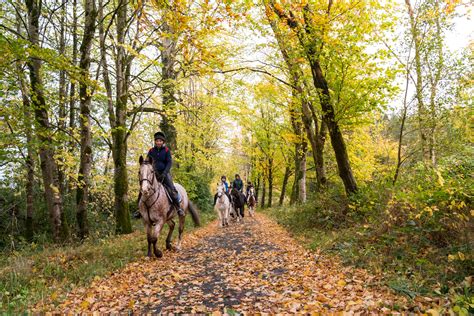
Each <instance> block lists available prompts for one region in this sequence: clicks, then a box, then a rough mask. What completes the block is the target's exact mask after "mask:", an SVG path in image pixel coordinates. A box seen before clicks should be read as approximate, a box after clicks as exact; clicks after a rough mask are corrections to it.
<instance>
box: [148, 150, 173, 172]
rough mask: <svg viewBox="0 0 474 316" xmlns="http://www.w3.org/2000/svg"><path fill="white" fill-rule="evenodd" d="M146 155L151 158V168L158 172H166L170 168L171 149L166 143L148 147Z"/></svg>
mask: <svg viewBox="0 0 474 316" xmlns="http://www.w3.org/2000/svg"><path fill="white" fill-rule="evenodd" d="M148 157H151V158H152V159H153V168H154V169H155V172H157V173H158V174H168V173H169V172H170V170H171V164H172V161H173V160H172V158H171V151H170V149H169V148H168V147H166V145H163V146H162V147H161V148H158V147H156V146H154V147H152V148H150V150H149V151H148Z"/></svg>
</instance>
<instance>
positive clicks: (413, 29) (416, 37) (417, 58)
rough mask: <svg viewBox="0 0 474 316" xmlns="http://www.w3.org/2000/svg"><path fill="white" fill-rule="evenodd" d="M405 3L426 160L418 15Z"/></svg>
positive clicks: (424, 109) (406, 0)
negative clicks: (413, 46)
mask: <svg viewBox="0 0 474 316" xmlns="http://www.w3.org/2000/svg"><path fill="white" fill-rule="evenodd" d="M405 4H406V6H407V9H408V15H409V17H410V32H411V36H412V38H413V43H414V44H415V72H416V82H415V95H416V100H417V101H418V102H417V103H418V113H417V115H418V125H419V126H418V129H419V132H420V147H421V159H422V161H423V162H425V161H426V158H427V157H428V155H429V154H428V153H427V150H426V131H425V129H426V126H425V125H426V123H425V120H426V107H425V102H424V100H423V75H422V69H421V68H422V64H421V38H420V34H419V32H418V28H417V25H416V17H415V13H414V12H413V8H412V6H411V2H410V0H405Z"/></svg>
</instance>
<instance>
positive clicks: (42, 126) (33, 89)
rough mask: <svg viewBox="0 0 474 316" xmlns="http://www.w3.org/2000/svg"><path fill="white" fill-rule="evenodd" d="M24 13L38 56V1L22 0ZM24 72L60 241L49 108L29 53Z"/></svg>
mask: <svg viewBox="0 0 474 316" xmlns="http://www.w3.org/2000/svg"><path fill="white" fill-rule="evenodd" d="M25 4H26V8H27V12H28V41H29V44H30V47H31V50H32V52H36V53H39V49H40V42H39V24H40V16H41V8H42V1H41V0H25ZM27 64H28V69H29V75H30V93H31V105H32V107H33V109H34V113H35V119H36V123H37V128H36V136H37V137H38V140H39V142H40V146H39V155H40V159H41V172H42V176H43V185H44V191H45V200H46V204H47V206H48V210H49V214H50V217H51V223H52V230H53V237H54V240H55V241H60V239H61V232H63V233H65V232H66V230H65V227H64V226H63V225H62V222H61V216H62V213H63V201H62V197H61V194H60V191H59V187H60V185H59V179H58V166H57V164H56V160H55V157H54V152H55V150H54V144H53V141H52V137H51V135H52V134H51V124H50V121H49V114H48V109H49V106H48V104H47V102H46V99H45V96H44V90H43V89H44V86H43V78H42V72H41V67H42V61H41V59H40V58H39V57H38V56H35V55H34V53H32V54H31V55H30V56H29V57H28V62H27Z"/></svg>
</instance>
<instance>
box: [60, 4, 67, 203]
mask: <svg viewBox="0 0 474 316" xmlns="http://www.w3.org/2000/svg"><path fill="white" fill-rule="evenodd" d="M66 3H67V1H66V0H62V1H61V6H62V8H61V18H60V22H59V24H60V30H59V54H60V55H61V56H64V54H65V51H66V49H65V48H66V38H65V32H66ZM66 95H67V91H66V70H64V69H61V70H59V102H58V104H59V113H58V114H59V124H58V125H59V130H60V133H64V131H65V129H66ZM62 148H64V146H63V145H61V149H62ZM58 160H59V161H60V164H59V168H58V179H59V187H60V192H61V194H62V195H63V196H64V194H65V192H66V177H65V175H64V171H63V168H61V166H62V165H63V157H58Z"/></svg>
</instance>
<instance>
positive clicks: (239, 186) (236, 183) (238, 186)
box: [232, 179, 244, 192]
mask: <svg viewBox="0 0 474 316" xmlns="http://www.w3.org/2000/svg"><path fill="white" fill-rule="evenodd" d="M232 187H234V188H236V189H237V190H239V191H240V192H242V189H243V188H244V183H243V182H242V179H235V180H234V182H233V183H232Z"/></svg>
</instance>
